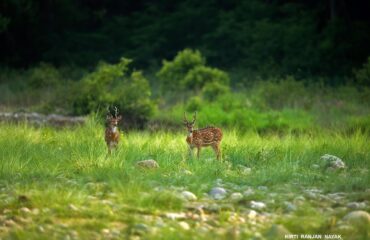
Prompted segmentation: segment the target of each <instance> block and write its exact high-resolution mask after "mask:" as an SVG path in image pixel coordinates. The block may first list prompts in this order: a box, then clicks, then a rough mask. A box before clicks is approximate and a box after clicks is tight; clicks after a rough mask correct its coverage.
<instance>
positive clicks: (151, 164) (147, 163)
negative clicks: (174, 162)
mask: <svg viewBox="0 0 370 240" xmlns="http://www.w3.org/2000/svg"><path fill="white" fill-rule="evenodd" d="M136 166H137V167H139V168H146V169H154V168H159V164H158V163H157V162H156V161H155V160H153V159H149V160H143V161H138V162H137V163H136Z"/></svg>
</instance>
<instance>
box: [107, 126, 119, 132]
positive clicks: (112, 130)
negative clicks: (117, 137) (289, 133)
mask: <svg viewBox="0 0 370 240" xmlns="http://www.w3.org/2000/svg"><path fill="white" fill-rule="evenodd" d="M109 129H110V131H111V132H112V133H116V132H118V128H117V126H109Z"/></svg>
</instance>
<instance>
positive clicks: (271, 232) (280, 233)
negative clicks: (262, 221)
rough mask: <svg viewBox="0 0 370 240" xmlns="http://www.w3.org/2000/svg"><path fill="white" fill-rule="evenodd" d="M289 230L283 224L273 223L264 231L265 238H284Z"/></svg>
mask: <svg viewBox="0 0 370 240" xmlns="http://www.w3.org/2000/svg"><path fill="white" fill-rule="evenodd" d="M288 234H290V232H289V231H288V230H287V229H286V228H285V227H284V226H283V225H278V224H274V225H272V226H271V227H270V228H269V229H268V230H267V231H266V233H265V237H266V238H267V239H284V238H285V236H286V235H288Z"/></svg>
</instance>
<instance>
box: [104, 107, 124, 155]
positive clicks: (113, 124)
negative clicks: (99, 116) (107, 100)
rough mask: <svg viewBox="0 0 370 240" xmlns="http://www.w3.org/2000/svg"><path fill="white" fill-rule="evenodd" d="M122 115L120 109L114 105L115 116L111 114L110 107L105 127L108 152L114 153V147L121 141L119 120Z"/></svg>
mask: <svg viewBox="0 0 370 240" xmlns="http://www.w3.org/2000/svg"><path fill="white" fill-rule="evenodd" d="M121 119H122V116H118V109H117V107H114V116H113V115H112V114H111V112H110V110H109V107H108V113H107V127H106V128H105V142H106V143H107V147H108V154H109V155H110V154H111V153H112V149H114V148H116V147H117V145H118V142H119V136H120V134H119V130H118V127H117V125H118V122H119V121H120V120H121Z"/></svg>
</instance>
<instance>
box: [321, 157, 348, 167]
mask: <svg viewBox="0 0 370 240" xmlns="http://www.w3.org/2000/svg"><path fill="white" fill-rule="evenodd" d="M320 159H321V160H323V161H324V162H325V167H326V168H327V169H328V170H334V171H335V170H337V169H344V168H346V165H345V164H344V162H343V160H342V159H340V158H339V157H337V156H334V155H330V154H325V155H323V156H321V157H320Z"/></svg>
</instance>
